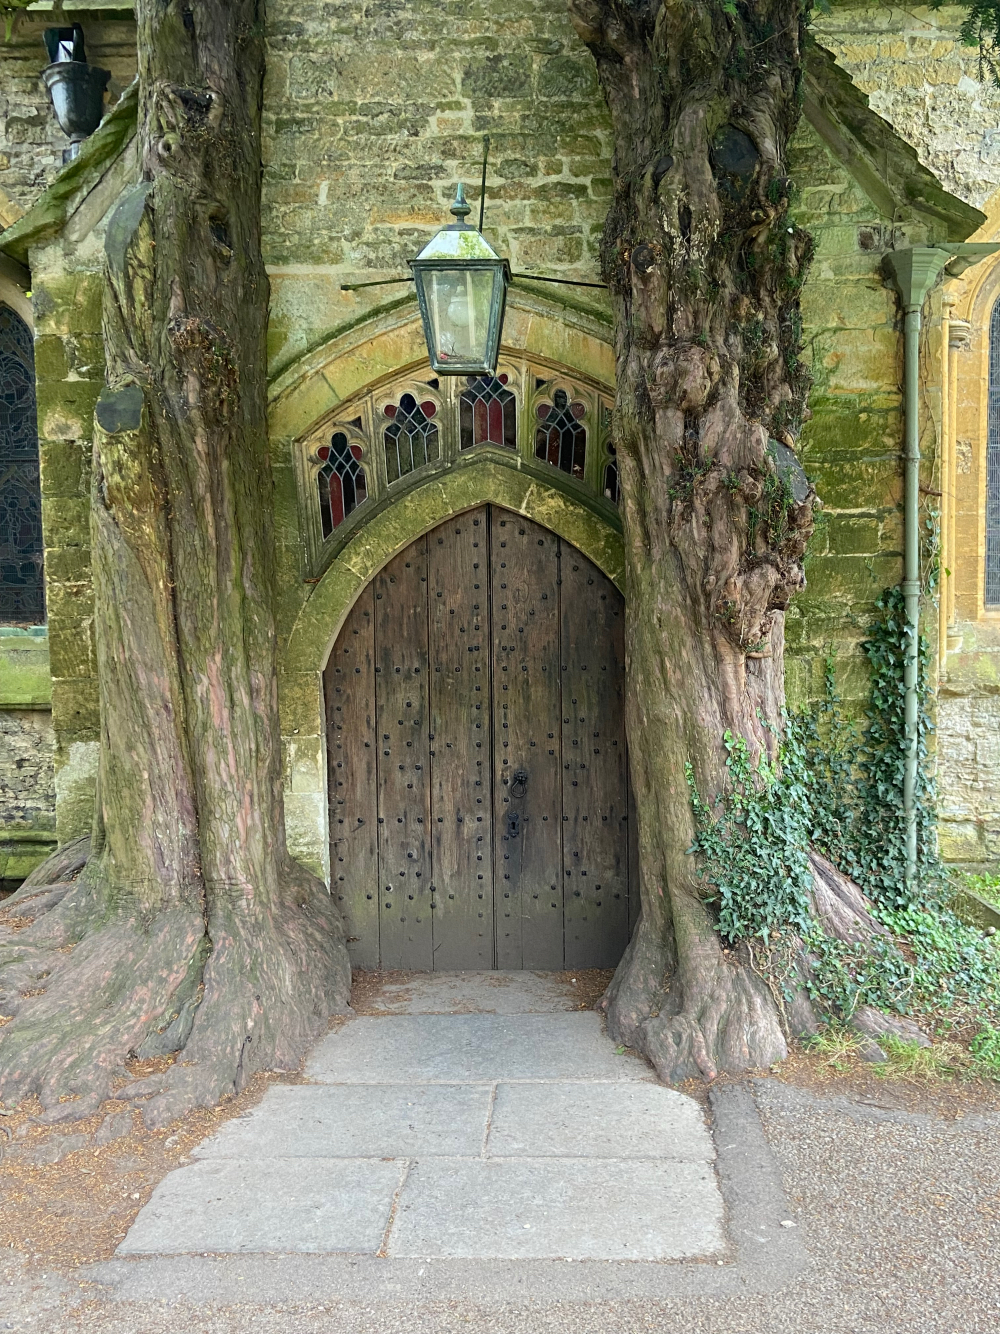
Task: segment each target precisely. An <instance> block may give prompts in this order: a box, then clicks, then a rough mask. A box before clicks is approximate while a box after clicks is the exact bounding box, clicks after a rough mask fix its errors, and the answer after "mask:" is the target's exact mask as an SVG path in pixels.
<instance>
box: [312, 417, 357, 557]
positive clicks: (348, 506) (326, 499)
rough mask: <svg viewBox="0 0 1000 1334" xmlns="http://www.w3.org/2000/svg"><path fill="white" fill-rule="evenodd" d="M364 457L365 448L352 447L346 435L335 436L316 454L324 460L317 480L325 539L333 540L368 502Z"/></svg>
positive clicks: (339, 432) (337, 434) (340, 433)
mask: <svg viewBox="0 0 1000 1334" xmlns="http://www.w3.org/2000/svg"><path fill="white" fill-rule="evenodd" d="M361 453H362V451H361V446H360V445H352V444H351V443H350V441H349V440H348V439H347V436H346V435H344V433H343V431H336V432H334V434H333V435H332V436H331V437H330V443H329V445H324V446H323V447H322V448H321V449H318V450H317V451H316V454H317V457H318V458H320V459H322V460H323V466H322V467H321V468H320V470H319V473H318V474H317V479H316V480H317V483H318V485H319V512H320V518H321V520H322V523H323V536H324V537H329V536H330V534H331V533H332V532H333V530H334V529H335V528H339V527H340V525H341V524H342V523H343V522H344V520H345V519H346V518H347V516H348V515H349V514H351V513H353V512H354V510H356V509H357V508H358V506H359V505H360V504H361V503H362V501H364V500H366V499H367V498H368V479H367V478H366V476H365V470H364V468H363V467H362V466H361Z"/></svg>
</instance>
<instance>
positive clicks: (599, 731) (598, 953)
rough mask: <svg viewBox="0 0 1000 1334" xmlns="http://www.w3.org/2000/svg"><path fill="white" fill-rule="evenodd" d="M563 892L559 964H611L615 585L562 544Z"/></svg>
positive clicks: (620, 897)
mask: <svg viewBox="0 0 1000 1334" xmlns="http://www.w3.org/2000/svg"><path fill="white" fill-rule="evenodd" d="M561 566H562V585H561V588H560V595H561V596H560V600H559V601H560V615H561V622H562V625H561V635H560V643H561V673H560V675H561V679H562V759H563V764H562V779H563V793H562V798H563V811H562V814H563V820H562V829H563V871H564V874H563V890H564V904H565V929H566V967H567V968H613V967H615V966H616V965H617V963H618V961H619V960H620V959H621V956H622V954H623V952H624V950H625V946H626V945H627V944H628V926H629V920H628V919H629V913H628V764H627V758H626V751H625V717H624V698H623V686H624V672H623V670H622V666H623V664H624V658H625V642H624V614H623V608H622V600H621V597H620V595H619V593H618V591H617V590H616V589H615V588H614V587H613V586H612V585H611V583H610V581H609V580H608V579H607V578H606V576H605V575H603V574H602V573H601V571H600V570H598V569H597V568H596V567H595V566H594V565H592V564H591V562H590V561H589V560H587V558H586V557H585V556H583V555H582V554H581V553H580V552H579V551H577V550H575V549H574V548H573V547H570V546H568V545H564V546H563V548H562V561H561Z"/></svg>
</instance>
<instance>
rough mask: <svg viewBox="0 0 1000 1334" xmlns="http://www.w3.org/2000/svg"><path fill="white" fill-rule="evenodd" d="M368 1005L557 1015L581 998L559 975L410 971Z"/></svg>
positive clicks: (382, 1009) (389, 1009)
mask: <svg viewBox="0 0 1000 1334" xmlns="http://www.w3.org/2000/svg"><path fill="white" fill-rule="evenodd" d="M571 976H572V975H570V978H571ZM372 1005H373V1007H374V1008H376V1009H377V1010H378V1012H379V1013H380V1014H558V1013H559V1012H566V1011H571V1010H577V1009H579V1005H580V998H579V996H577V995H574V993H573V984H572V981H571V980H570V979H567V980H563V974H561V973H514V972H495V973H414V974H412V975H411V976H410V977H408V978H405V979H404V980H403V981H401V982H387V983H386V984H385V985H384V986H383V987H382V989H381V991H380V992H379V994H378V996H377V997H375V998H374V999H373V1001H372Z"/></svg>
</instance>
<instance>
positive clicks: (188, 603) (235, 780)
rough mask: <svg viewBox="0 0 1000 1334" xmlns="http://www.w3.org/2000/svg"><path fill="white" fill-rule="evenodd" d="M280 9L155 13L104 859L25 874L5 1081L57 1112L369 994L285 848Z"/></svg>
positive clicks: (238, 1074) (142, 22)
mask: <svg viewBox="0 0 1000 1334" xmlns="http://www.w3.org/2000/svg"><path fill="white" fill-rule="evenodd" d="M263 17H264V16H263V7H262V5H261V4H259V3H257V2H256V0H200V3H198V4H193V3H185V2H184V0H139V3H138V4H137V7H136V19H137V25H138V48H139V80H140V114H139V136H140V151H141V163H142V179H141V181H140V182H139V184H137V185H136V186H135V187H133V188H132V189H131V190H129V191H128V192H127V193H126V194H125V195H124V196H123V198H122V200H121V202H120V204H119V206H118V208H117V209H116V211H115V213H114V214H113V216H112V219H111V221H110V224H109V227H108V233H107V242H106V252H107V288H106V299H105V309H104V339H105V350H106V361H107V384H106V387H105V390H104V392H103V393H102V395H101V399H100V402H99V403H98V407H97V412H96V426H95V446H94V467H93V489H92V505H91V540H92V561H93V572H94V584H95V601H96V626H97V651H98V676H99V681H100V692H101V733H102V735H101V754H100V767H99V775H98V800H97V806H98V809H97V819H96V822H95V832H94V838H93V846H92V848H91V851H90V857H89V859H88V861H87V862H86V865H85V866H84V868H83V870H82V872H81V873H80V875H79V878H78V879H77V880H75V881H74V882H72V883H70V885H69V887H68V888H62V889H61V890H53V892H52V893H50V895H49V897H48V900H47V902H48V909H47V910H46V911H43V912H41V913H38V914H35V913H34V912H32V911H31V910H30V909H29V911H28V913H27V914H26V916H27V917H29V918H31V919H32V920H30V924H26V922H25V918H20V919H18V918H17V914H18V913H19V912H21V903H22V902H23V901H24V900H25V899H27V898H29V897H30V896H32V895H34V898H33V900H32V901H33V903H34V904H35V906H36V907H37V906H38V898H37V895H38V890H37V888H35V889H32V888H31V887H26V889H25V890H22V891H20V892H19V894H18V895H16V896H15V897H14V899H13V900H11V901H10V902H9V903H8V904H7V905H5V908H6V916H7V917H8V919H10V918H11V917H14V918H15V921H14V924H13V925H14V933H13V938H12V939H11V940H10V941H9V942H7V943H4V944H3V945H2V946H0V1009H2V1010H3V1012H4V1013H5V1014H14V1015H15V1017H14V1019H13V1021H12V1022H11V1023H9V1024H8V1025H7V1026H6V1027H5V1028H3V1029H2V1030H0V1096H3V1097H5V1098H8V1097H11V1096H14V1097H20V1096H23V1095H25V1094H27V1093H37V1094H38V1095H39V1096H40V1097H41V1099H42V1101H43V1103H45V1104H46V1106H47V1107H48V1108H49V1109H50V1116H52V1117H62V1116H65V1117H71V1116H72V1117H75V1116H80V1115H83V1114H85V1113H86V1111H88V1110H90V1109H92V1108H93V1107H94V1106H96V1105H98V1104H99V1103H100V1101H101V1100H102V1099H103V1098H106V1097H108V1096H109V1095H110V1094H111V1093H112V1092H113V1091H114V1089H115V1088H116V1087H118V1085H119V1084H120V1082H121V1081H122V1080H124V1079H126V1078H127V1077H128V1073H129V1072H128V1070H127V1068H126V1067H127V1063H128V1061H129V1058H139V1059H140V1060H142V1059H143V1058H146V1057H163V1056H170V1055H173V1054H176V1053H180V1058H179V1059H177V1060H175V1061H174V1063H173V1064H172V1065H170V1066H169V1068H167V1069H166V1070H164V1071H162V1072H161V1073H159V1074H157V1075H156V1076H153V1077H151V1078H150V1079H147V1080H145V1081H143V1082H132V1083H131V1084H130V1085H129V1088H128V1094H127V1095H123V1096H133V1097H144V1098H145V1099H146V1101H145V1102H144V1115H145V1118H146V1120H147V1122H148V1123H150V1124H163V1123H164V1122H166V1121H168V1120H170V1119H171V1118H172V1117H173V1116H175V1115H176V1114H178V1113H179V1112H180V1111H183V1110H184V1109H186V1108H187V1107H189V1106H192V1105H196V1104H205V1103H212V1102H215V1101H217V1100H218V1098H219V1097H220V1096H222V1095H224V1094H225V1093H226V1092H233V1091H238V1090H239V1089H240V1087H242V1085H243V1084H244V1083H245V1081H246V1079H247V1078H248V1076H249V1075H250V1074H251V1073H252V1072H254V1071H255V1070H260V1069H267V1068H274V1067H286V1066H289V1065H292V1064H294V1063H295V1062H297V1060H298V1059H299V1057H300V1055H301V1053H302V1051H303V1050H304V1048H305V1046H306V1045H307V1044H308V1043H309V1042H310V1041H312V1040H313V1039H314V1038H315V1036H316V1035H317V1034H318V1033H319V1032H320V1031H321V1030H322V1029H323V1028H324V1027H325V1023H326V1020H327V1018H328V1016H329V1015H330V1014H331V1013H332V1012H334V1011H336V1010H338V1009H342V1008H343V1007H344V1006H346V1004H347V1001H348V996H349V990H350V968H349V965H348V961H347V954H346V947H345V944H344V939H343V929H342V925H341V922H340V919H339V916H338V914H337V912H336V910H335V908H334V906H333V903H332V900H331V898H330V896H329V894H328V893H327V891H326V888H325V887H324V886H323V885H322V884H321V882H319V881H318V880H316V878H315V877H313V876H312V875H310V874H308V873H307V872H305V871H304V870H303V869H302V868H301V867H300V866H298V865H297V864H296V863H295V862H294V861H293V859H292V858H291V857H290V855H289V853H288V851H287V848H286V844H285V829H284V814H283V804H282V789H281V754H280V733H279V726H278V710H277V689H276V674H275V629H274V615H273V593H274V588H273V581H274V569H273V565H274V560H273V548H274V536H273V528H272V523H273V520H272V505H271V492H272V482H271V473H270V463H269V458H268V443H267V420H266V393H265V390H266V360H265V330H266V321H267V301H268V286H267V278H266V274H265V272H264V266H263V260H262V256H261V242H260V176H261V161H260V110H261V90H262V81H263V70H264V50H263ZM63 860H64V861H65V858H64V859H63ZM52 874H53V876H54V877H55V878H56V879H58V880H64V878H65V874H66V873H65V867H64V866H58V867H56V866H54V867H53V870H52ZM41 878H42V880H44V879H45V875H44V874H43V875H42V877H41ZM36 879H37V878H36ZM24 906H25V908H28V904H27V903H25V905H24ZM26 993H28V994H26ZM37 993H40V994H37ZM160 1064H163V1063H162V1062H161V1063H160Z"/></svg>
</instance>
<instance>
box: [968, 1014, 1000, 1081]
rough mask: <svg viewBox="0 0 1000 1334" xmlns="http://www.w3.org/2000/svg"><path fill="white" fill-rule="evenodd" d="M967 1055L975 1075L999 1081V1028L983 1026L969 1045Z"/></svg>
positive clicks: (988, 1025)
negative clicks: (970, 1059)
mask: <svg viewBox="0 0 1000 1334" xmlns="http://www.w3.org/2000/svg"><path fill="white" fill-rule="evenodd" d="M969 1054H970V1055H971V1057H972V1068H973V1071H974V1073H975V1074H977V1075H979V1077H980V1078H981V1079H996V1080H998V1081H1000V1028H994V1027H993V1026H992V1025H991V1024H983V1025H982V1027H981V1028H980V1030H979V1032H978V1033H977V1034H976V1036H975V1037H974V1038H973V1039H972V1041H971V1042H970V1043H969Z"/></svg>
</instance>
